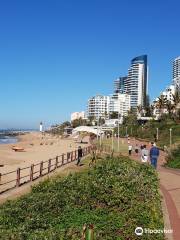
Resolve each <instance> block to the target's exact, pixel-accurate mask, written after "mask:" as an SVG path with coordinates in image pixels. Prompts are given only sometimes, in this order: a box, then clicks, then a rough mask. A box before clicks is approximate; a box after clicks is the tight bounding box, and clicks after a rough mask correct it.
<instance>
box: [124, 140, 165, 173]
mask: <svg viewBox="0 0 180 240" xmlns="http://www.w3.org/2000/svg"><path fill="white" fill-rule="evenodd" d="M128 144H129V145H128V151H129V156H131V154H132V151H133V146H132V145H131V144H130V142H129V140H128ZM134 151H135V153H136V155H139V154H140V157H141V161H142V162H143V163H146V162H148V160H150V163H151V165H152V166H153V167H154V168H155V169H156V168H157V161H158V157H159V154H160V152H159V149H158V148H157V147H156V144H155V143H153V142H151V148H150V151H149V150H148V149H147V148H146V145H141V146H140V147H139V146H138V144H136V146H135V147H134Z"/></svg>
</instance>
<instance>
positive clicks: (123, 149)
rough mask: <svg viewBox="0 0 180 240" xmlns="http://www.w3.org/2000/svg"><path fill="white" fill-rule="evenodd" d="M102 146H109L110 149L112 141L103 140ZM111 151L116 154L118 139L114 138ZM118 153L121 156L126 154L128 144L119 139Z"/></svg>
mask: <svg viewBox="0 0 180 240" xmlns="http://www.w3.org/2000/svg"><path fill="white" fill-rule="evenodd" d="M102 145H106V146H111V147H112V139H111V138H109V139H103V140H102ZM113 149H114V151H115V152H118V139H116V138H114V140H113ZM119 152H120V153H122V154H127V152H128V144H127V143H126V140H124V139H120V141H119Z"/></svg>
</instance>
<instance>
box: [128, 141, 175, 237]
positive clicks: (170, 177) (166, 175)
mask: <svg viewBox="0 0 180 240" xmlns="http://www.w3.org/2000/svg"><path fill="white" fill-rule="evenodd" d="M135 143H137V144H138V145H140V144H146V146H147V148H148V149H150V144H148V143H147V142H144V143H143V142H140V141H137V140H134V139H133V140H131V144H132V145H133V146H135ZM131 158H132V159H135V160H138V161H140V156H139V155H138V156H137V155H136V154H135V153H134V152H133V154H132V156H131ZM164 163H165V153H164V152H163V151H161V153H160V157H159V159H158V167H157V171H158V175H159V179H160V191H161V193H162V196H163V202H162V207H163V214H164V221H165V228H166V229H172V230H173V234H167V236H166V237H167V239H169V240H180V170H175V169H169V168H165V167H164V166H163V165H164Z"/></svg>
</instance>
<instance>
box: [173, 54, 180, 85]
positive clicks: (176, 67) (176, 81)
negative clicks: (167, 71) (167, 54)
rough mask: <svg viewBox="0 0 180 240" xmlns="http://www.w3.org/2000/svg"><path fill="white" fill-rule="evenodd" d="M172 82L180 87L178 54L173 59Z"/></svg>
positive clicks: (179, 60) (179, 58) (179, 59)
mask: <svg viewBox="0 0 180 240" xmlns="http://www.w3.org/2000/svg"><path fill="white" fill-rule="evenodd" d="M173 84H174V85H175V87H176V88H180V56H179V57H177V58H175V59H174V61H173Z"/></svg>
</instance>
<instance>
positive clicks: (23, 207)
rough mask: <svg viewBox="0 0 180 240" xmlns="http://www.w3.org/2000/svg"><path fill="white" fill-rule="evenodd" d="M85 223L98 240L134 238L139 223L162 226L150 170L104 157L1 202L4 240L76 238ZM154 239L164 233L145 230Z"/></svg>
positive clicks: (149, 239)
mask: <svg viewBox="0 0 180 240" xmlns="http://www.w3.org/2000/svg"><path fill="white" fill-rule="evenodd" d="M85 223H86V224H94V228H95V239H98V240H104V239H106V240H116V239H117V240H130V239H131V240H137V239H139V237H137V236H136V235H135V233H134V230H135V228H136V227H137V226H141V227H145V228H150V229H163V227H164V226H163V218H162V212H161V204H160V195H159V192H158V178H157V174H156V172H155V171H154V169H153V168H151V167H150V166H148V165H143V164H139V163H137V162H135V161H132V160H130V159H129V158H126V157H119V158H113V159H111V158H110V157H107V158H106V159H104V160H102V161H100V162H99V163H97V164H96V167H95V168H92V169H90V170H89V171H85V172H81V173H76V174H74V175H72V174H71V175H69V176H68V177H65V178H60V177H56V178H55V179H52V180H46V181H44V182H42V183H40V184H39V185H37V186H36V187H34V188H33V189H32V193H31V194H28V195H26V196H24V197H22V198H20V199H18V200H15V201H8V202H7V203H5V204H3V205H2V206H0V236H1V239H5V240H7V239H11V240H25V239H29V240H36V239H37V240H44V239H48V240H56V239H59V240H63V239H64V240H79V239H80V238H81V233H82V228H83V225H84V224H85ZM153 239H156V240H163V239H164V236H163V235H162V234H156V235H155V236H152V235H151V234H144V235H143V240H153Z"/></svg>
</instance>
